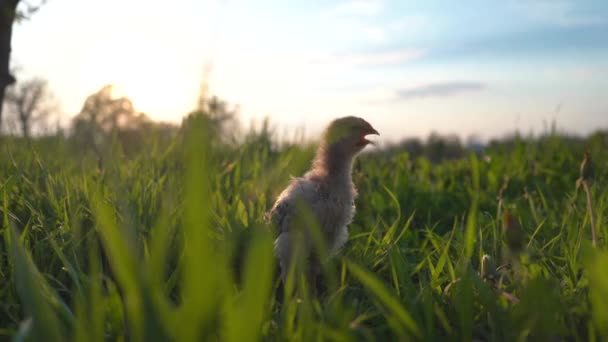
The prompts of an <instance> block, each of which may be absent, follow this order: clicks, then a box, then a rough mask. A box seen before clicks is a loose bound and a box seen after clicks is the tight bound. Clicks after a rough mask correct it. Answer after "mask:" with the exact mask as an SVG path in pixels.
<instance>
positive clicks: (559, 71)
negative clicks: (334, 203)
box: [13, 0, 608, 140]
mask: <svg viewBox="0 0 608 342" xmlns="http://www.w3.org/2000/svg"><path fill="white" fill-rule="evenodd" d="M606 37H608V2H606V1H601V0H599V1H571V0H553V1H549V0H530V1H515V0H505V1H492V2H490V1H477V0H471V1H466V2H462V1H389V0H345V1H302V2H299V3H296V2H294V1H278V0H262V1H244V0H227V1H195V0H189V1H187V0H174V1H173V2H171V3H170V5H167V2H166V1H155V0H149V1H143V0H130V1H125V0H105V1H100V0H89V1H86V2H85V1H77V0H49V2H48V3H47V4H45V5H44V7H43V8H42V9H41V10H40V12H39V13H37V14H36V15H35V16H34V17H33V18H32V19H31V20H30V21H27V22H24V23H22V24H19V26H18V27H17V28H16V30H15V33H14V43H13V47H14V50H13V53H14V62H15V63H16V64H18V65H20V66H21V67H22V68H23V69H24V70H25V71H27V72H28V73H30V74H36V75H41V76H43V77H46V78H47V79H48V80H49V82H50V84H51V87H52V88H53V90H54V91H55V93H56V95H57V97H58V98H59V99H60V101H61V103H62V107H63V110H64V112H65V113H66V116H71V115H75V114H76V113H77V112H78V110H79V109H80V106H81V105H82V102H83V101H84V98H85V97H86V96H87V95H88V94H90V93H92V92H94V91H96V90H97V89H99V88H101V87H102V86H103V85H104V84H106V83H115V84H117V85H118V86H119V87H120V88H121V89H123V91H124V93H125V94H126V95H127V96H130V97H131V98H132V99H133V101H134V104H135V106H136V108H138V109H139V110H142V111H145V112H147V113H148V114H149V115H150V116H152V117H153V118H157V119H161V120H169V121H175V122H179V121H180V120H181V117H182V116H183V115H184V114H185V113H187V111H188V110H190V109H191V108H193V106H194V104H195V103H196V97H197V93H198V90H199V84H200V81H201V79H202V77H203V74H204V72H203V70H205V66H206V65H211V66H212V67H211V69H210V70H211V71H210V73H209V74H208V81H209V85H210V90H211V92H213V93H215V94H217V95H219V96H220V97H222V98H225V99H227V100H228V101H230V102H233V103H237V104H239V105H240V107H241V110H242V119H243V121H244V122H245V123H248V122H250V121H251V120H252V119H260V118H262V117H264V116H270V117H271V119H272V122H273V123H275V124H276V125H277V126H278V128H279V129H281V130H293V129H294V128H296V127H299V126H304V127H305V128H306V130H307V132H308V133H309V134H311V135H312V134H315V133H317V132H318V130H319V129H320V128H321V127H322V126H323V125H324V124H325V123H326V122H327V121H328V120H329V119H331V118H333V117H337V116H342V115H359V116H362V117H365V118H366V119H368V121H370V122H371V123H372V124H373V125H374V126H376V127H377V128H378V130H379V131H380V132H381V134H382V137H383V139H389V140H396V139H399V138H402V137H405V136H426V135H427V134H428V133H429V132H431V131H438V132H442V133H456V134H460V135H461V136H463V137H465V136H467V135H469V134H477V135H479V136H481V137H490V136H495V135H501V134H505V133H509V132H512V131H513V130H515V129H519V130H521V131H523V132H529V131H534V132H537V133H539V132H541V131H542V129H543V122H544V121H545V122H547V121H549V122H550V121H551V120H556V121H557V124H558V127H560V128H561V129H563V130H567V131H569V132H574V133H588V132H590V131H593V130H595V129H597V128H608V119H607V118H608V97H607V96H606V95H605V94H608V38H606Z"/></svg>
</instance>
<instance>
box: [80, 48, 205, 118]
mask: <svg viewBox="0 0 608 342" xmlns="http://www.w3.org/2000/svg"><path fill="white" fill-rule="evenodd" d="M131 38H132V37H131ZM108 46H113V49H108ZM117 51H118V52H119V53H118V52H117ZM89 56H90V58H89V59H88V63H87V66H88V67H85V68H84V73H83V76H82V79H83V83H84V84H86V87H87V89H91V92H94V91H96V90H97V89H99V88H101V87H103V86H104V85H107V84H113V85H114V86H115V88H116V89H115V94H116V95H117V96H126V97H128V98H129V99H131V101H132V102H133V105H134V107H135V109H136V110H138V111H140V112H145V113H146V114H147V115H149V116H150V117H151V118H153V119H157V120H166V121H179V119H180V118H181V117H182V116H183V115H185V114H187V112H188V111H190V110H192V109H193V106H194V104H196V100H197V95H198V86H199V78H200V76H199V75H200V72H198V68H197V66H196V65H195V64H193V63H188V62H187V61H186V62H185V63H184V61H183V59H181V58H180V56H178V55H177V54H174V53H171V51H162V50H159V49H158V48H157V46H156V45H154V44H152V43H151V42H146V41H142V40H141V39H138V40H135V39H129V37H123V38H122V39H120V41H119V42H116V41H113V42H112V43H111V45H110V44H109V43H108V42H101V43H100V44H98V45H97V46H96V47H95V48H94V49H92V50H91V51H90V54H89Z"/></svg>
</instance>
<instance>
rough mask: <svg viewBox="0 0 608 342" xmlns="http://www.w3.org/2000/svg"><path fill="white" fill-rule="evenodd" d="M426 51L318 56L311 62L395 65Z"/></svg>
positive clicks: (415, 57) (420, 55)
mask: <svg viewBox="0 0 608 342" xmlns="http://www.w3.org/2000/svg"><path fill="white" fill-rule="evenodd" d="M425 53H426V52H425V51H424V50H422V49H402V50H393V51H387V52H368V53H358V54H357V53H355V54H345V55H334V56H329V57H323V58H316V59H313V60H312V61H311V63H313V64H334V65H342V66H378V65H395V64H401V63H406V62H410V61H413V60H416V59H419V58H422V57H423V56H424V55H425Z"/></svg>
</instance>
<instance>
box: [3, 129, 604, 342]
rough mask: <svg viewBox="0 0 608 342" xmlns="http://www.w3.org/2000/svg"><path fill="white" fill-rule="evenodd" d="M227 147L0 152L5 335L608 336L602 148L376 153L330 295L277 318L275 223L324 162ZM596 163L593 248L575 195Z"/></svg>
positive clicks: (192, 144)
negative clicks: (587, 163) (515, 245)
mask: <svg viewBox="0 0 608 342" xmlns="http://www.w3.org/2000/svg"><path fill="white" fill-rule="evenodd" d="M212 134H213V132H210V131H209V130H208V128H207V127H206V126H205V124H204V122H202V121H200V122H197V121H193V122H192V123H191V124H190V125H189V127H188V129H187V130H186V132H185V133H184V134H183V135H182V136H179V137H177V138H175V139H173V140H172V142H171V143H170V144H154V142H153V141H152V142H151V143H150V144H149V145H148V147H149V148H146V149H144V150H142V152H141V153H139V154H136V155H135V157H126V156H124V155H123V154H122V153H121V150H120V148H119V147H118V146H113V147H111V148H109V149H108V151H107V153H106V154H104V155H103V157H102V158H101V159H100V160H98V159H97V157H94V155H91V154H88V153H84V152H83V153H77V154H75V153H73V152H70V151H72V150H71V147H70V146H68V142H67V141H66V140H64V139H63V138H45V139H44V140H38V141H33V142H32V143H31V144H26V143H24V142H22V141H19V140H16V139H11V138H4V139H3V140H2V141H1V143H2V146H1V147H0V149H1V152H0V196H1V197H0V199H1V203H0V212H1V213H2V225H1V234H2V238H1V239H0V277H1V279H2V281H1V282H0V327H1V329H0V336H2V338H3V339H4V338H13V339H15V340H22V339H23V338H26V339H31V340H45V341H52V340H66V339H73V340H81V341H84V340H86V341H100V340H123V339H126V340H134V341H143V340H145V341H154V340H179V341H200V340H227V341H251V340H255V339H263V340H295V341H313V340H339V341H344V340H395V339H398V340H427V341H432V340H444V339H449V340H471V339H477V340H492V341H514V340H526V339H532V340H548V339H552V338H558V337H563V338H565V339H567V340H585V341H586V340H593V339H602V338H608V253H607V252H606V241H605V237H606V233H607V232H606V230H607V229H606V225H605V224H604V222H605V221H606V218H607V217H606V213H607V211H606V209H607V207H608V191H607V190H606V184H607V181H608V135H607V134H605V133H604V134H596V135H594V136H592V137H590V138H588V139H586V140H584V141H576V142H573V141H572V140H570V139H567V138H565V137H560V136H554V135H552V136H547V137H544V138H542V139H536V140H533V141H532V140H524V139H515V140H513V141H511V142H510V143H502V144H494V145H492V146H490V147H489V148H488V149H487V150H485V151H484V152H483V153H479V154H477V155H475V154H471V155H470V156H468V157H466V158H461V159H455V160H451V161H444V162H440V163H437V164H434V163H431V162H430V161H429V160H428V159H426V158H425V157H416V158H413V157H412V156H410V155H409V154H408V153H407V152H403V151H398V150H394V151H391V152H390V153H389V152H378V153H369V154H365V155H362V156H361V157H360V158H359V160H358V161H357V163H356V165H355V171H354V175H353V178H354V181H355V183H356V184H357V186H358V188H359V193H360V196H359V198H358V202H357V215H356V218H355V222H354V223H353V224H352V225H351V227H350V232H351V236H350V240H349V242H348V244H347V246H346V247H345V249H344V251H343V253H342V255H341V257H340V258H339V259H337V260H333V261H332V263H331V266H330V269H332V270H334V271H335V273H334V275H335V277H336V279H337V282H336V284H335V286H333V287H330V288H329V289H328V291H327V293H326V294H325V295H324V296H323V297H321V298H319V299H313V298H311V297H310V296H308V295H307V293H306V291H305V289H298V292H297V296H296V298H294V299H291V298H287V299H285V300H284V301H283V302H282V303H280V301H277V298H276V297H275V295H274V293H275V290H276V286H277V284H278V282H277V277H276V274H275V271H276V269H275V260H274V258H273V255H272V241H273V238H274V236H273V234H272V232H270V231H269V230H268V227H266V226H265V225H264V223H263V214H264V211H266V210H267V209H268V208H269V207H270V205H271V204H272V201H273V199H274V197H275V196H276V194H277V192H278V191H280V190H281V189H282V187H283V186H285V184H286V182H287V180H288V179H289V176H290V175H299V174H301V173H302V172H303V171H304V170H305V169H306V168H307V167H308V165H309V162H310V159H311V157H312V153H313V152H314V150H313V147H306V146H305V147H300V146H285V147H283V148H280V149H278V148H275V147H273V144H271V143H270V141H269V139H257V140H256V139H250V140H247V141H245V142H243V143H241V144H240V145H238V146H228V145H222V144H219V143H215V142H214V140H213V139H210V135H212ZM585 151H589V154H590V156H591V160H592V161H593V162H594V170H595V173H594V174H593V176H592V177H593V178H592V181H591V184H590V185H591V186H590V190H591V197H592V201H593V206H594V210H595V215H596V217H595V221H596V222H595V224H596V226H597V229H598V231H599V248H597V249H593V248H592V247H591V242H590V241H591V228H590V224H589V217H588V215H587V202H586V197H585V195H584V194H583V190H582V189H578V190H577V188H576V180H577V178H578V177H579V165H580V162H581V159H582V156H583V154H584V152H585ZM506 212H509V214H508V215H512V220H511V221H508V220H507V221H505V222H506V223H503V216H505V215H506V214H505V213H506ZM505 225H507V226H505ZM505 231H507V234H511V233H512V232H514V231H515V232H516V233H517V234H519V235H516V239H517V238H518V237H517V236H519V238H520V239H521V244H522V245H523V251H522V252H519V253H517V252H516V251H514V250H510V249H509V248H508V247H507V246H506V244H505V242H504V241H505V236H504V235H505ZM484 256H485V257H484ZM482 258H483V259H484V270H483V272H481V266H482V265H481V260H482Z"/></svg>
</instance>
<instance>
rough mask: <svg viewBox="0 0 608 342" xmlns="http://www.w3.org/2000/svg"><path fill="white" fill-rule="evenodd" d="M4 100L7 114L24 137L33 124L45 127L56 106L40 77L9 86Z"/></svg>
mask: <svg viewBox="0 0 608 342" xmlns="http://www.w3.org/2000/svg"><path fill="white" fill-rule="evenodd" d="M5 101H6V102H5V105H6V106H7V109H8V114H9V115H11V116H12V117H13V118H14V119H15V121H16V122H17V123H18V125H19V129H20V131H21V134H22V135H23V136H24V137H26V138H29V137H30V136H31V134H32V128H33V127H34V125H37V126H38V127H39V128H41V129H44V128H46V127H47V126H48V124H49V119H50V117H51V114H52V113H53V112H54V111H55V110H56V108H57V107H56V105H55V101H54V98H53V95H52V94H51V92H50V91H49V88H48V84H47V82H46V80H44V79H41V78H32V79H29V80H26V81H23V82H18V83H17V84H15V85H13V86H11V87H9V88H8V89H7V91H6V99H5Z"/></svg>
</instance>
